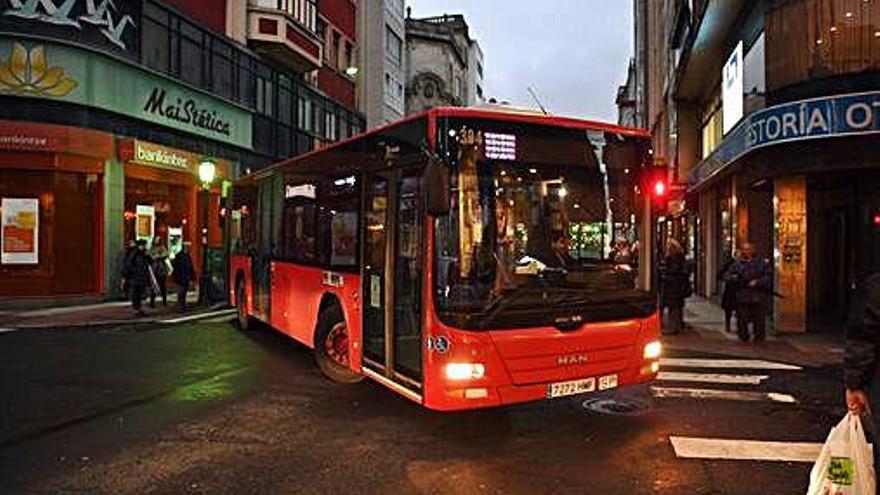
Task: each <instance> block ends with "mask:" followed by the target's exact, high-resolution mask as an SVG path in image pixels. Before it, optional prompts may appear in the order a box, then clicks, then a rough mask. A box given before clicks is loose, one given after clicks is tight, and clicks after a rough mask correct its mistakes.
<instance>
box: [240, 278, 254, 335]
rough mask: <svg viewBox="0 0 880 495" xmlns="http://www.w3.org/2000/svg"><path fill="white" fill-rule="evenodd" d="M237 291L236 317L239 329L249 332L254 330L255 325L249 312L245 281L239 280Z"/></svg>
mask: <svg viewBox="0 0 880 495" xmlns="http://www.w3.org/2000/svg"><path fill="white" fill-rule="evenodd" d="M236 286H237V287H236V289H235V306H236V311H235V315H236V318H237V320H238V328H239V330H242V331H245V332H246V331H248V330H250V329H251V328H253V326H254V323H253V321H251V316H250V315H249V314H248V310H247V291H246V290H245V287H244V281H243V280H239V281H238V283H237V284H236Z"/></svg>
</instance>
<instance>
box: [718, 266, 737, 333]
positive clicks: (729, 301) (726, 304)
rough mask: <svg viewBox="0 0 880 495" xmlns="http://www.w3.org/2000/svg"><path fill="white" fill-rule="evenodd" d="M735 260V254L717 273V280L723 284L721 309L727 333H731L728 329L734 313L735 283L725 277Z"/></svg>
mask: <svg viewBox="0 0 880 495" xmlns="http://www.w3.org/2000/svg"><path fill="white" fill-rule="evenodd" d="M737 258H738V257H737V255H736V254H734V255H733V256H731V257H730V258H729V259H728V260H727V263H725V264H724V266H723V267H721V270H720V271H719V272H718V280H720V281H722V282H724V291H723V292H722V293H721V309H723V310H724V331H725V332H727V333H730V332H732V331H733V330H732V329H731V327H730V321H731V320H732V319H733V312H734V311H736V282H734V281H733V280H727V275H728V274H729V273H730V268H731V267H732V266H733V263H734V262H735V261H736V260H737Z"/></svg>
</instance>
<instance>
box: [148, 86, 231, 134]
mask: <svg viewBox="0 0 880 495" xmlns="http://www.w3.org/2000/svg"><path fill="white" fill-rule="evenodd" d="M167 94H168V91H167V90H166V89H164V88H160V87H158V86H157V87H155V88H153V91H151V92H150V96H149V98H147V103H146V104H144V111H145V112H147V113H150V114H153V115H159V116H161V117H165V118H166V119H171V120H175V121H177V122H180V123H181V124H187V125H191V126H193V127H195V128H197V129H204V130H208V131H213V132H216V133H219V134H223V135H225V136H229V121H227V120H224V119H223V115H222V114H219V113H217V110H214V109H210V108H201V107H199V103H198V102H197V101H196V100H193V99H188V100H181V99H180V98H179V97H178V98H176V99H174V100H171V99H170V98H166V96H167Z"/></svg>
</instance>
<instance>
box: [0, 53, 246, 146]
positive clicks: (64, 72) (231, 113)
mask: <svg viewBox="0 0 880 495" xmlns="http://www.w3.org/2000/svg"><path fill="white" fill-rule="evenodd" d="M0 94H6V95H11V96H20V97H30V98H44V99H53V100H61V101H66V102H70V103H77V104H80V105H85V106H89V107H96V108H101V109H103V110H108V111H110V112H115V113H119V114H123V115H127V116H130V117H133V118H136V119H140V120H145V121H148V122H152V123H155V124H159V125H162V126H166V127H170V128H174V129H176V130H179V131H182V132H186V133H189V134H196V135H199V136H203V137H206V138H210V139H214V140H217V141H222V142H226V143H229V144H232V145H235V146H238V147H242V148H247V149H251V148H252V133H253V124H252V120H251V119H252V117H251V113H250V112H249V111H248V110H246V109H244V108H242V107H239V106H238V105H235V104H233V103H231V102H228V101H225V100H223V99H220V98H216V97H214V96H212V95H210V94H208V93H204V92H202V91H198V90H195V89H192V88H189V87H187V86H184V85H183V84H179V83H177V82H175V81H173V80H171V79H168V78H166V77H163V76H160V75H157V74H154V73H152V72H148V71H146V70H143V69H140V68H138V67H135V66H132V65H129V64H127V63H124V62H121V61H119V60H116V59H113V58H110V57H107V56H104V55H101V54H99V53H95V52H91V51H86V50H82V49H80V48H77V47H74V46H68V45H64V44H57V43H53V42H47V41H33V40H24V39H9V38H0Z"/></svg>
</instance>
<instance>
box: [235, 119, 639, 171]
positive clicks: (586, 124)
mask: <svg viewBox="0 0 880 495" xmlns="http://www.w3.org/2000/svg"><path fill="white" fill-rule="evenodd" d="M443 117H451V118H470V119H487V120H501V121H505V122H518V123H523V124H538V125H549V126H557V127H563V128H568V129H583V130H595V131H603V132H610V133H614V134H620V135H624V136H632V137H638V138H645V139H649V138H650V137H651V134H650V133H649V132H648V131H647V130H645V129H639V128H634V127H625V126H620V125H616V124H609V123H606V122H599V121H595V120H586V119H579V118H574V117H563V116H560V115H553V114H547V115H545V114H543V113H539V112H534V111H524V110H523V109H521V108H518V107H512V108H506V107H505V106H504V105H496V106H481V107H436V108H432V109H430V110H426V111H424V112H420V113H417V114H414V115H410V116H408V117H405V118H403V119H401V120H398V121H396V122H391V123H389V124H385V125H381V126H379V127H375V128H373V129H370V130H368V131H366V132H362V133H360V134H357V135H355V136H351V137H349V138H346V139H341V140H339V141H336V142H334V143H333V144H331V145H329V146H326V147H324V148H321V149H317V150H312V151H309V152H307V153H303V154H301V155H297V156H295V157H292V158H287V159H284V160H282V161H280V162H276V163H273V164H272V165H270V166H268V167H266V168H264V169H261V170H258V171H256V172H254V173H253V174H251V175H249V176H247V177H250V178H255V177H258V176H265V175H268V174H270V173H272V172H274V171H275V170H277V169H279V168H283V167H289V166H291V165H294V164H295V163H297V162H299V161H301V160H303V159H305V158H307V157H309V156H312V155H315V154H317V153H321V152H324V151H327V150H332V149H335V148H337V147H341V146H344V145H346V144H348V143H350V142H352V141H355V140H358V139H362V138H365V137H368V136H373V135H376V134H379V133H381V132H385V131H387V130H389V129H393V128H394V127H397V126H400V125H403V124H405V123H407V122H412V121H414V120H419V119H423V118H427V119H428V121H429V122H431V123H433V122H436V121H437V120H438V119H440V118H443ZM428 128H429V129H432V128H433V125H431V124H429V126H428ZM243 178H244V177H243Z"/></svg>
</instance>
